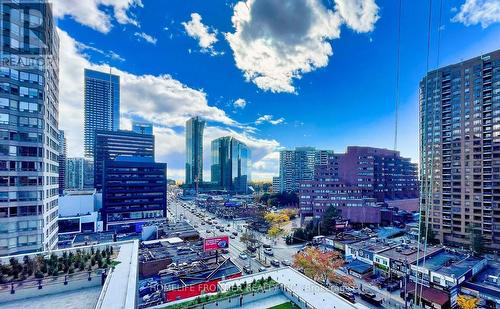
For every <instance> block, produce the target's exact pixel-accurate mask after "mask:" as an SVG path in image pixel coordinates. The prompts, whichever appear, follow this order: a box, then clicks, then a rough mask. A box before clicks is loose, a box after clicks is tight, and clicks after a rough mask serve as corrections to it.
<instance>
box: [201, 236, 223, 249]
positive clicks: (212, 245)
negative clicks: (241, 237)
mask: <svg viewBox="0 0 500 309" xmlns="http://www.w3.org/2000/svg"><path fill="white" fill-rule="evenodd" d="M228 248H229V236H227V235H225V236H215V237H210V238H205V240H204V241H203V251H205V252H207V251H213V250H219V249H228Z"/></svg>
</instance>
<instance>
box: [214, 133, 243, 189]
mask: <svg viewBox="0 0 500 309" xmlns="http://www.w3.org/2000/svg"><path fill="white" fill-rule="evenodd" d="M211 174H212V183H214V184H217V185H218V186H220V187H221V188H222V189H224V190H226V191H229V192H234V193H247V192H248V183H249V181H250V149H249V148H248V147H247V145H245V144H244V143H242V142H240V141H239V140H237V139H235V138H234V137H230V136H226V137H221V138H218V139H216V140H213V141H212V166H211Z"/></svg>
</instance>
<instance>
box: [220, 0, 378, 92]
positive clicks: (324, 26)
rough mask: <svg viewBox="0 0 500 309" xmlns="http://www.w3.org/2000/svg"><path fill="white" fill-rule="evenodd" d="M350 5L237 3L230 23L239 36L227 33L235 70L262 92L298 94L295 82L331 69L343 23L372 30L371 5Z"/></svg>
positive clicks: (296, 0) (268, 0) (291, 0)
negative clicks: (334, 45)
mask: <svg viewBox="0 0 500 309" xmlns="http://www.w3.org/2000/svg"><path fill="white" fill-rule="evenodd" d="M350 2H353V3H352V4H346V3H344V1H340V0H338V1H336V8H337V9H338V11H334V10H333V9H328V8H326V7H325V5H324V4H323V1H321V0H246V1H240V2H238V3H237V4H236V5H235V6H234V13H233V16H232V19H231V20H232V23H233V27H234V29H235V31H234V33H226V34H225V37H226V39H227V41H228V42H229V45H230V46H231V49H232V50H233V55H234V60H235V62H236V66H237V67H238V68H239V69H240V70H242V71H243V73H244V76H245V78H246V80H247V81H251V82H253V83H254V84H256V85H257V87H259V88H261V89H263V90H266V91H272V92H291V93H294V92H296V89H295V87H294V85H293V81H294V80H295V79H300V78H301V77H302V76H303V75H304V74H305V73H308V72H311V71H314V70H316V69H318V68H322V67H325V66H327V65H328V60H329V59H328V58H329V57H330V56H331V55H332V53H333V51H332V46H331V45H330V40H332V39H336V38H339V37H340V27H341V25H342V23H343V22H345V23H346V24H347V25H348V26H349V27H351V28H352V29H354V30H356V31H359V32H366V31H371V30H372V29H373V24H374V23H375V21H376V20H377V18H378V17H377V13H378V7H377V6H376V5H375V4H374V2H373V0H364V1H361V0H357V1H350Z"/></svg>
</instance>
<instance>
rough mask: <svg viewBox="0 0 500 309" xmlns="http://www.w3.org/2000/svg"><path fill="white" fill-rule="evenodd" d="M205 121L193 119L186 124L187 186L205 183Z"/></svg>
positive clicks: (198, 118) (197, 118)
mask: <svg viewBox="0 0 500 309" xmlns="http://www.w3.org/2000/svg"><path fill="white" fill-rule="evenodd" d="M205 124H206V123H205V121H204V120H202V119H201V118H200V117H193V118H191V119H189V120H188V121H187V122H186V182H185V184H186V185H193V184H194V183H201V182H203V130H204V129H205Z"/></svg>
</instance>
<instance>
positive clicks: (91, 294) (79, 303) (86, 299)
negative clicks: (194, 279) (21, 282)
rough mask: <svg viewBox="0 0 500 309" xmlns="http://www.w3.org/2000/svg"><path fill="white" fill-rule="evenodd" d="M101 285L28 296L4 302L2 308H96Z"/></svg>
mask: <svg viewBox="0 0 500 309" xmlns="http://www.w3.org/2000/svg"><path fill="white" fill-rule="evenodd" d="M100 292H101V286H100V285H99V286H96V287H92V288H86V289H81V290H77V291H70V292H65V293H59V294H52V295H45V296H40V297H34V298H27V299H23V300H19V301H14V302H9V303H6V304H2V305H1V308H2V309H21V308H22V309H56V308H64V309H94V307H95V305H96V303H97V298H98V297H99V293H100Z"/></svg>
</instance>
